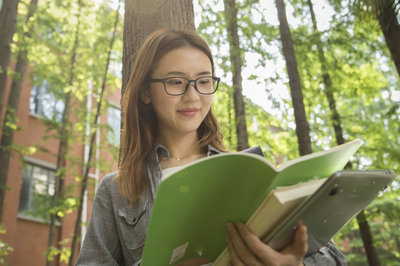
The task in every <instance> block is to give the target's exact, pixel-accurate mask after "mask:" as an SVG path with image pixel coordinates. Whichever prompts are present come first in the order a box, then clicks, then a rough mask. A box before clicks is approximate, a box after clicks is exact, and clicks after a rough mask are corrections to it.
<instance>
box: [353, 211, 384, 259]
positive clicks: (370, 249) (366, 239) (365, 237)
mask: <svg viewBox="0 0 400 266" xmlns="http://www.w3.org/2000/svg"><path fill="white" fill-rule="evenodd" d="M357 222H358V225H359V226H360V232H362V233H361V238H362V241H363V243H364V247H365V253H366V254H367V259H368V265H373V266H379V265H381V263H380V261H379V258H378V253H377V252H376V249H375V247H374V241H373V239H372V234H371V230H370V228H369V224H368V221H367V217H366V216H365V213H364V211H362V212H360V213H359V214H358V215H357Z"/></svg>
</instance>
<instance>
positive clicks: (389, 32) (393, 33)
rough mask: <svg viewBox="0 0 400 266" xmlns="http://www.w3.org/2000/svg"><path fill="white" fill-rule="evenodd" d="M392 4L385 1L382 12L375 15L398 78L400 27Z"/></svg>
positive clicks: (392, 2) (399, 70)
mask: <svg viewBox="0 0 400 266" xmlns="http://www.w3.org/2000/svg"><path fill="white" fill-rule="evenodd" d="M394 2H395V1H385V4H386V6H385V7H384V10H382V11H383V12H381V13H380V14H379V13H378V14H377V18H378V21H379V25H380V26H381V29H382V32H383V36H385V41H386V45H387V47H388V48H389V51H390V55H391V56H392V60H393V62H394V65H395V66H396V69H397V74H398V75H399V77H400V25H399V22H398V19H397V14H396V10H395V5H394ZM397 8H399V7H397ZM397 12H399V11H397Z"/></svg>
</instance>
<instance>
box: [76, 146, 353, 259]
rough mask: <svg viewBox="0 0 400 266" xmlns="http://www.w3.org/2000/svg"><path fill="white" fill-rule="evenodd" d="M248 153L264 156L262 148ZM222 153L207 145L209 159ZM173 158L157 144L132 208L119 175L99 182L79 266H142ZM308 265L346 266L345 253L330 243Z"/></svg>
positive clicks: (252, 149) (110, 175) (113, 174)
mask: <svg viewBox="0 0 400 266" xmlns="http://www.w3.org/2000/svg"><path fill="white" fill-rule="evenodd" d="M247 152H251V153H256V154H260V155H262V151H261V149H260V148H259V147H255V148H251V149H249V150H247ZM219 153H221V152H220V151H218V150H216V149H215V148H213V147H211V146H208V152H207V156H212V155H214V154H219ZM163 157H170V155H169V152H168V150H167V149H166V148H165V147H163V146H162V145H156V146H155V147H154V148H153V150H152V152H151V154H150V156H149V157H148V160H147V174H148V175H147V176H148V177H149V182H148V184H149V186H148V187H147V189H146V190H145V191H144V193H143V194H142V195H141V196H140V198H139V200H138V202H137V203H136V204H135V205H132V204H131V203H130V202H129V200H128V199H126V198H125V197H123V196H122V195H121V192H120V190H119V187H118V183H117V181H116V179H115V177H116V174H117V172H113V173H110V174H108V175H106V176H105V177H104V178H103V179H102V180H101V182H100V184H99V186H98V188H97V190H96V195H95V198H94V201H93V207H92V213H91V217H90V221H89V225H88V230H87V233H86V235H85V239H84V241H83V244H82V247H81V250H80V253H79V256H78V260H77V263H76V265H87V266H89V265H93V266H94V265H96V266H97V265H109V266H111V265H139V264H140V262H141V257H142V252H143V247H144V241H145V238H146V231H147V227H148V224H149V221H150V213H151V207H152V205H153V201H154V197H155V194H156V191H157V187H158V185H159V184H160V181H161V176H162V169H161V166H160V163H159V162H160V159H162V158H163ZM303 263H304V264H305V265H346V260H345V258H344V256H343V254H342V253H341V252H340V251H339V250H338V249H337V248H336V247H335V246H334V244H333V243H332V242H328V243H327V244H326V245H325V246H324V247H323V248H321V249H320V250H319V252H317V253H315V254H312V255H311V256H309V257H306V258H304V259H303Z"/></svg>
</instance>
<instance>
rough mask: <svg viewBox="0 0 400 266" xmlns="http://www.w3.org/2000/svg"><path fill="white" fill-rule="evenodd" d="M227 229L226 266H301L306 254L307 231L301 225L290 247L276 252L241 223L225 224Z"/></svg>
mask: <svg viewBox="0 0 400 266" xmlns="http://www.w3.org/2000/svg"><path fill="white" fill-rule="evenodd" d="M226 227H227V229H228V236H227V242H228V251H229V254H230V256H231V262H229V264H228V265H234V266H244V265H250V266H262V265H269V266H270V265H271V266H275V265H276V266H278V265H279V266H280V265H294V266H298V265H303V262H302V259H303V257H304V255H305V254H306V252H307V248H308V246H307V233H306V232H307V229H306V227H305V226H304V225H301V226H300V227H299V228H298V229H297V231H296V235H295V238H294V241H293V243H292V244H291V245H289V246H287V247H286V248H284V249H283V250H282V251H281V252H277V251H275V250H274V249H272V248H271V247H270V246H268V245H267V244H265V243H263V242H262V241H261V240H260V239H259V238H258V237H257V236H256V235H255V234H254V233H253V232H252V231H251V230H250V228H249V227H247V226H246V225H245V224H243V223H240V222H239V223H237V225H236V227H235V226H234V225H233V224H232V223H227V225H226Z"/></svg>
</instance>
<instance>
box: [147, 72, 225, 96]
mask: <svg viewBox="0 0 400 266" xmlns="http://www.w3.org/2000/svg"><path fill="white" fill-rule="evenodd" d="M150 81H151V82H161V83H163V84H164V90H165V92H166V93H167V94H168V95H172V96H179V95H183V94H185V93H186V92H187V90H188V89H189V85H190V83H191V82H193V83H194V88H195V89H196V90H197V92H198V93H200V94H202V95H210V94H213V93H214V92H216V91H217V89H218V85H219V81H220V78H217V77H212V76H205V77H200V78H197V79H187V78H182V77H170V78H165V79H150Z"/></svg>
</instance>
